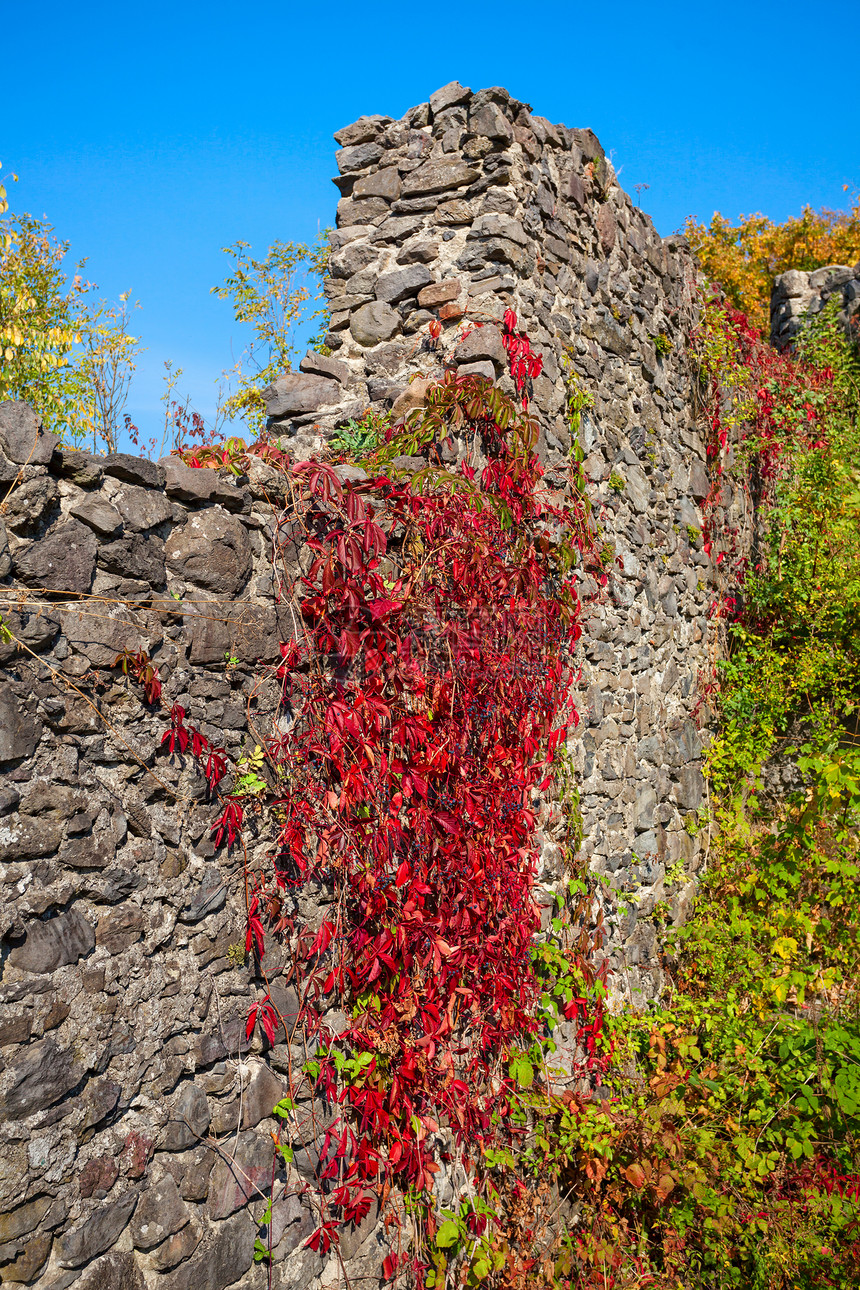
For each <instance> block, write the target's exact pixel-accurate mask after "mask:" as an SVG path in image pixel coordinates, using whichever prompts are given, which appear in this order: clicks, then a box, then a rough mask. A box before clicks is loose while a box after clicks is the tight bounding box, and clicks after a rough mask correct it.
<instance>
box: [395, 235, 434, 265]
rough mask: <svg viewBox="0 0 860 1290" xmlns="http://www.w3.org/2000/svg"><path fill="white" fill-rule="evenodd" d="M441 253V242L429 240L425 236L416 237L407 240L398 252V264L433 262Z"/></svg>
mask: <svg viewBox="0 0 860 1290" xmlns="http://www.w3.org/2000/svg"><path fill="white" fill-rule="evenodd" d="M438 254H439V243H438V242H429V241H427V240H426V239H425V238H416V239H414V240H413V241H411V242H407V243H406V245H405V246H404V247H402V248H401V250H400V251H399V252H398V255H397V263H398V264H432V263H433V261H434V260H435V259H436V257H437V256H438Z"/></svg>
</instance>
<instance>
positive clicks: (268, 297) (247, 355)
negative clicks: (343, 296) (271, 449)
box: [212, 234, 329, 433]
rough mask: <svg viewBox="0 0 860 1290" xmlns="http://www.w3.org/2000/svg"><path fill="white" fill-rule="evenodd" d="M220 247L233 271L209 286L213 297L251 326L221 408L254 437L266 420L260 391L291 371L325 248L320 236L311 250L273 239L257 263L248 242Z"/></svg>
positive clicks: (316, 315)
mask: <svg viewBox="0 0 860 1290" xmlns="http://www.w3.org/2000/svg"><path fill="white" fill-rule="evenodd" d="M222 249H223V251H224V254H225V255H227V256H229V257H230V259H231V261H232V265H233V267H232V269H231V272H230V273H229V274H228V275H227V277H226V278H225V280H224V283H223V285H222V286H220V287H212V294H213V295H217V296H218V298H219V300H229V301H230V304H231V306H232V309H233V317H234V318H235V319H236V322H238V323H246V324H250V326H251V329H252V332H253V339H252V340H251V341H250V343H249V344H248V346H247V347H246V349H245V350H244V351H243V353H242V354H241V355H240V357H239V359H238V360H237V362H236V364H235V367H234V369H233V372H232V373H231V375H232V377H233V378H234V379H235V380H236V382H237V386H238V388H237V389H236V391H235V393H234V394H232V395H230V397H229V398H228V399H227V401H226V403H225V405H224V410H225V414H226V416H227V417H228V418H229V417H236V416H238V417H242V418H243V419H244V420H245V421H246V422H247V424H248V425H249V427H250V428H251V429H253V430H255V431H256V432H258V433H259V432H260V431H261V430H262V429H263V427H264V425H265V421H266V405H265V403H264V401H263V394H262V391H263V389H264V388H265V386H266V385H268V384H269V383H270V382H271V381H273V380H274V379H275V377H277V376H281V375H283V373H284V372H288V371H289V370H290V366H291V362H292V356H293V354H294V352H295V336H296V328H297V326H298V324H299V323H300V322H301V321H302V319H303V318H304V317H305V314H306V305H307V302H308V301H309V300H311V299H317V300H318V299H319V298H320V297H319V295H318V294H317V295H316V296H313V297H312V293H311V288H310V286H309V284H308V276H309V275H310V277H311V278H313V277H317V278H320V277H322V275H323V274H324V273H325V268H326V264H327V263H328V255H329V245H328V241H327V239H326V237H325V235H324V234H323V235H322V236H321V237H319V238H318V239H317V241H316V242H315V243H314V244H313V245H312V246H307V245H305V244H304V243H302V242H281V241H277V242H275V243H274V244H273V245H272V246H270V247H269V250H268V251H267V252H266V256H265V258H264V259H262V260H255V259H254V257H253V256H252V255H251V254H250V251H251V247H250V244H249V243H248V242H234V243H233V245H232V246H225V247H223V248H222ZM325 315H326V310H325V309H317V310H316V311H315V312H314V313H312V314H311V315H310V318H311V320H314V319H317V318H323V317H324V316H325Z"/></svg>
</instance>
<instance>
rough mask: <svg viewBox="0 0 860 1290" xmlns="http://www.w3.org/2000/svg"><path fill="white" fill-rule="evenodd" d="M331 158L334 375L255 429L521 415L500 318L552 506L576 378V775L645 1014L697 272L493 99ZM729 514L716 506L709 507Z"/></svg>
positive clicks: (683, 744)
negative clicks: (579, 630)
mask: <svg viewBox="0 0 860 1290" xmlns="http://www.w3.org/2000/svg"><path fill="white" fill-rule="evenodd" d="M335 137H336V140H337V142H338V143H339V144H341V148H340V150H339V151H338V153H337V161H338V167H339V169H340V172H341V173H340V175H339V176H338V177H337V178H336V179H335V181H334V182H335V183H336V184H337V186H338V188H339V189H340V191H341V193H342V194H343V195H342V197H341V200H340V201H339V203H338V208H337V229H336V231H335V232H334V233H333V235H332V246H333V248H334V253H333V255H332V257H331V265H330V272H331V276H330V278H329V280H328V283H327V286H326V291H327V295H328V299H329V304H330V307H331V310H332V319H331V330H330V332H329V334H328V336H327V337H326V341H327V344H328V346H329V347H330V348H331V349H332V350H333V356H332V357H331V358H320V357H318V356H315V355H308V357H307V358H306V359H305V360H304V362H303V363H302V364H301V367H302V372H303V373H305V375H304V376H303V375H301V374H295V375H290V376H285V377H282V378H280V379H279V380H278V381H276V382H275V385H274V386H273V387H272V388H271V389H270V390H269V391H268V397H269V411H270V413H271V418H270V423H269V424H270V427H271V429H272V430H273V431H280V433H281V434H282V435H283V436H284V438H283V442H284V444H285V446H288V447H289V448H290V449H291V451H292V452H293V453H295V454H296V455H297V456H309V455H312V454H313V453H315V452H318V451H320V450H321V449H322V447H323V445H324V442H325V439H326V436H327V435H329V434H330V433H331V432H332V430H333V428H334V426H335V425H336V424H337V423H338V421H341V420H343V418H344V417H346V416H357V415H360V413H361V411H362V410H363V409H364V408H365V407H366V406H368V404H370V405H371V406H373V407H375V408H377V409H379V410H386V409H388V408H390V407H392V406H393V407H394V409H395V411H397V412H400V411H402V410H405V409H406V408H408V407H409V406H411V405H413V404H414V403H415V402H417V401H418V399H419V397H420V392H421V391H423V388H424V387H423V381H422V378H429V377H433V376H434V375H438V374H439V373H440V372H441V371H442V370H443V369H444V367H445V366H446V365H452V364H453V365H456V367H457V369H458V370H459V371H461V372H463V371H465V372H480V373H483V374H485V375H487V376H491V377H493V378H495V379H497V380H498V381H499V383H500V385H501V386H502V388H504V389H505V390H506V391H507V392H508V393H513V392H514V387H513V384H512V382H511V379H510V376H509V375H508V374H507V363H506V355H505V352H504V349H503V347H502V339H501V335H500V331H499V326H500V324H501V321H502V317H503V314H504V311H505V310H506V309H508V308H510V309H513V310H514V311H515V312H516V314H517V316H518V319H519V324H520V326H521V327H522V328H523V329H524V330H525V331H526V332H527V333H528V336H529V338H530V340H531V343H532V345H533V347H534V348H535V349H536V350H538V351H540V352H541V353H542V355H543V373H542V374H541V376H539V377H538V379H537V380H536V381H535V382H534V388H533V390H532V404H531V407H532V409H533V410H536V411H537V412H538V415H539V417H540V422H541V442H540V452H541V455H542V458H543V462H544V466H545V471H546V479H547V482H548V484H549V486H550V487H552V488H555V489H558V490H559V491H560V492H561V491H563V490H565V489H566V488H567V487H569V481H570V453H571V451H572V449H573V447H574V445H573V442H572V438H571V426H570V422H569V420H568V418H567V417H566V415H565V409H566V403H567V393H568V391H569V390H570V389H571V387H572V381H571V378H573V381H574V382H575V383H576V385H577V386H578V387H579V388H580V389H583V390H586V391H587V392H588V393H589V395H590V396H591V398H592V399H593V406H592V407H591V408H589V409H588V410H586V411H585V412H584V413H583V415H582V418H581V425H580V429H579V440H580V444H581V447H582V451H583V453H584V454H585V461H584V469H585V474H586V477H587V479H588V481H589V485H590V487H589V492H590V495H591V498H592V501H593V503H594V506H595V510H596V512H597V513H598V515H599V521H600V525H601V527H602V530H603V533H604V535H605V538H606V540H607V542H609V543H611V544H612V545H613V546H614V548H615V557H616V561H617V564H616V574H617V576H616V577H614V578H613V580H612V587H611V592H610V595H609V597H608V599H607V601H606V602H605V603H604V604H602V605H601V606H600V607H599V608H598V609H597V610H596V611H595V612H594V614H593V617H592V619H591V621H590V622H589V623H588V624H587V626H586V643H585V647H584V651H583V658H582V676H581V686H580V690H579V703H580V709H581V712H582V716H583V717H584V719H585V728H584V732H583V729H582V727H580V735H581V737H578V738H577V739H576V740H575V741H573V743H572V745H571V753H572V755H573V758H574V760H575V763H576V766H577V769H578V771H579V772H580V774H581V776H582V808H583V815H584V826H585V838H586V840H585V852H586V854H587V855H588V856H589V857H590V859H591V864H592V867H593V869H594V870H595V871H596V872H597V873H599V874H600V875H601V877H602V878H603V879H604V880H605V888H604V890H603V895H602V899H603V901H604V915H605V920H606V925H607V930H608V933H609V937H608V943H607V952H608V953H609V955H610V964H611V967H612V970H613V985H614V990H615V993H616V995H617V996H618V997H620V998H625V999H637V1000H640V1001H641V1000H642V999H645V998H652V997H654V996H655V995H656V994H657V993H658V992H659V990H660V988H661V974H660V969H659V966H658V963H657V956H656V954H655V947H656V941H655V930H654V925H653V923H652V922H651V921H649V915H650V914H651V912H652V911H653V909H654V907H655V905H656V904H657V903H658V902H662V901H664V900H665V901H667V902H668V904H669V906H670V910H671V917H672V918H673V919H676V920H677V919H679V918H681V917H683V914H684V911H685V909H686V907H687V905H688V903H689V900H690V897H691V895H692V893H693V890H694V883H692V882H690V881H688V879H690V878H694V877H695V873H696V872H697V870H698V868H699V865H700V863H701V845H700V842H699V840H698V838H697V837H694V836H692V833H691V831H688V829H689V825H688V823H687V822H688V821H689V819H690V816H691V813H693V812H695V811H697V810H698V808H699V807H700V806H701V805H702V802H703V792H704V783H703V779H702V775H701V755H702V751H703V739H706V738H707V734H706V733H704V734H703V732H702V731H701V730H700V729H699V724H698V723H699V721H700V718H699V715H698V714H699V710H700V708H701V702H700V699H699V696H698V693H697V686H696V681H697V676H698V675H699V673H700V672H701V671H703V670H707V669H709V668H711V667H712V664H713V659H712V658H711V654H712V653H713V648H711V650H710V653H709V645H708V633H709V629H708V608H709V606H710V603H711V601H712V600H713V590H712V569H711V563H710V560H709V559H708V557H707V556H706V555H705V553H704V550H703V541H702V535H701V530H702V515H701V510H700V507H701V503H702V502H703V500H704V499H705V497H706V496H707V495H708V493H709V491H710V482H709V479H708V474H707V470H706V466H705V451H704V444H703V439H702V435H701V432H700V430H699V429H698V427H697V425H696V416H695V410H694V379H693V376H692V374H691V371H690V367H689V363H688V355H687V340H686V338H687V336H688V334H689V328H690V326H691V324H692V322H693V320H694V287H695V280H696V269H695V266H694V263H693V261H692V257H691V255H690V253H689V251H688V250H687V247H686V242H685V239H684V238H682V237H677V236H675V237H669V238H665V239H662V238H661V237H660V236H659V235H658V233H657V232H656V230H655V228H654V226H653V224H652V223H651V220H650V219H649V218H648V216H647V215H645V214H644V213H643V212H642V211H641V210H640V209H638V208H637V207H636V206H634V205H633V203H632V202H631V200H630V198H629V197H628V195H627V194H626V193H625V192H624V191H623V190H622V189H621V188H620V186H619V184H618V182H617V180H616V178H615V174H614V171H613V168H612V165H611V163H610V162H609V160H608V159H607V157H606V155H605V153H604V151H603V148H602V147H601V146H600V144H599V142H598V141H597V139H596V138H595V136H594V135H593V133H592V132H591V131H590V130H571V129H568V128H567V127H565V126H561V125H552V124H550V122H549V121H547V120H545V119H544V118H543V117H540V116H535V115H533V114H532V113H531V111H530V108H529V107H528V105H527V104H523V103H518V102H516V101H515V100H514V99H512V98H511V97H510V95H509V94H508V93H507V92H506V91H505V90H503V89H497V88H495V89H487V90H481V91H480V92H479V93H477V94H472V92H471V91H470V90H468V89H465V88H463V87H462V86H461V85H459V84H457V83H456V82H455V83H454V84H452V85H448V86H445V87H444V88H443V89H441V90H438V91H437V92H436V93H435V94H434V95H432V96H431V99H430V102H429V104H428V103H424V104H421V105H420V106H418V107H416V108H413V109H412V110H411V111H410V112H407V114H406V116H405V117H403V118H402V120H399V121H392V120H391V118H389V117H382V116H371V117H362V118H361V119H360V120H359V121H357V122H355V123H354V124H353V125H350V126H347V127H346V128H345V129H343V130H340V131H339V132H338V134H337V135H336V136H335ZM434 319H437V320H438V321H439V322H440V323H441V325H442V333H441V336H440V338H439V342H438V345H434V343H433V342H432V341H431V339H430V337H429V332H428V327H429V324H430V323H431V322H432V321H433V320H434ZM461 450H462V449H461ZM733 504H734V503H733V498H732V495H731V490H730V488H729V487H728V486H726V487H725V488H724V490H723V506H724V507H725V508H726V509H729V510H730V509H731V508H732V507H733ZM711 646H713V642H712V643H711ZM550 815H551V812H550ZM548 832H549V837H548V839H547V846H546V848H545V851H544V859H545V865H546V868H545V872H544V875H543V877H544V878H545V880H546V884H547V886H548V887H550V888H551V887H559V886H560V885H561V880H562V875H561V873H560V871H559V868H558V854H557V851H556V850H555V849H554V847H553V846H552V837H551V835H552V827H551V820H550V827H549V830H548ZM682 871H683V872H682ZM669 872H671V873H672V875H673V880H671V881H670V880H667V874H668V873H669ZM612 889H615V890H616V891H617V892H618V893H619V896H620V897H621V899H617V898H616V897H615V896H614V895H613V894H612ZM546 899H547V901H548V902H550V901H551V899H552V897H551V895H550V894H549V892H548V893H547V896H546Z"/></svg>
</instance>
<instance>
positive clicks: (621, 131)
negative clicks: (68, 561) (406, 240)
mask: <svg viewBox="0 0 860 1290" xmlns="http://www.w3.org/2000/svg"><path fill="white" fill-rule="evenodd" d="M858 38H860V4H858V3H857V0H848V2H843V0H833V2H832V3H830V4H829V5H827V6H826V7H824V8H820V7H817V6H815V5H813V4H810V3H808V0H807V3H804V4H799V3H796V2H795V0H782V2H781V3H775V2H773V0H745V2H744V3H737V2H736V0H724V2H723V3H721V4H716V5H709V4H690V3H689V0H687V2H686V3H684V4H678V3H665V4H644V3H641V0H639V2H637V3H630V2H628V0H618V2H617V3H614V4H606V3H604V4H600V3H594V0H589V3H582V2H581V0H566V2H564V3H551V2H550V3H544V4H542V5H541V4H537V5H535V4H524V3H519V4H511V3H508V0H500V2H498V3H495V4H493V3H483V4H478V5H475V4H465V5H463V4H460V3H450V0H449V2H446V0H436V3H433V2H432V0H425V2H424V3H423V4H411V5H405V4H391V3H385V2H383V3H376V4H368V3H364V4H362V3H343V2H342V0H329V3H327V4H321V5H302V6H298V5H295V4H290V3H284V2H283V0H281V2H279V3H272V2H270V0H257V3H255V4H250V5H248V6H247V8H246V7H245V6H243V5H237V4H225V3H223V2H222V0H208V2H207V3H206V4H202V3H188V0H176V3H172V4H161V3H152V2H151V0H150V3H146V4H137V5H123V4H117V3H116V2H115V0H112V2H111V3H110V4H107V3H103V2H102V0H83V3H82V4H79V5H70V4H68V3H67V0H63V3H57V2H56V0H45V3H43V4H41V5H39V6H38V7H36V8H33V7H31V6H29V5H24V4H18V5H14V6H13V5H12V4H11V3H7V4H6V5H5V6H4V17H3V43H4V58H3V113H2V116H3V127H2V132H0V141H2V142H0V160H2V163H3V169H4V173H6V172H8V171H10V170H14V171H16V172H17V173H18V175H19V177H20V182H19V183H18V184H17V185H16V186H14V187H13V190H12V192H11V193H10V197H11V199H12V203H13V206H14V208H15V209H17V210H27V211H30V212H31V213H32V214H35V215H39V216H42V215H46V216H47V217H48V219H49V220H51V221H52V222H53V224H54V225H55V227H56V229H57V231H58V233H59V234H60V235H61V236H62V237H64V238H68V239H70V240H71V243H72V253H73V255H75V256H87V257H88V258H89V264H88V275H89V276H90V277H91V278H94V279H95V280H96V281H97V282H98V283H99V286H100V288H101V290H102V293H103V294H105V295H113V296H115V295H116V294H118V293H119V292H120V291H122V290H130V291H131V292H132V293H133V297H134V298H135V299H137V300H139V301H140V302H141V304H142V306H143V307H142V309H141V310H140V311H139V313H138V314H137V315H136V329H137V330H138V331H139V332H140V334H141V336H142V339H143V342H144V344H145V345H146V346H147V353H146V354H145V355H144V357H143V359H142V362H141V369H140V372H139V375H138V377H137V379H136V382H135V386H134V388H133V391H132V396H131V400H130V404H129V410H130V411H131V413H132V415H133V416H134V419H135V420H136V421H137V422H138V424H139V425H140V427H141V429H142V430H143V431H144V432H149V433H152V432H154V431H155V429H156V427H157V425H158V423H159V421H160V415H161V409H160V406H159V402H158V399H159V394H160V384H161V380H160V376H161V364H162V362H163V360H164V359H165V358H171V359H172V360H173V361H174V363H175V364H178V365H181V366H182V367H183V368H184V369H185V372H186V379H185V385H186V388H187V389H188V391H189V392H190V393H191V395H192V398H193V400H194V402H195V403H196V404H197V406H198V407H199V408H200V410H201V411H204V412H208V411H209V410H210V408H211V405H212V402H213V393H212V392H213V382H214V380H215V378H216V377H217V375H218V373H219V372H220V371H221V370H222V368H224V367H227V366H229V365H230V363H231V353H232V351H233V350H236V351H237V352H238V351H239V350H241V348H242V345H243V337H242V335H241V331H240V329H239V328H237V327H236V325H235V323H234V322H233V319H232V316H231V314H230V310H229V306H228V305H227V304H225V303H221V302H219V301H218V300H217V299H216V298H215V297H214V296H211V295H210V294H209V288H210V287H211V286H213V285H214V284H215V283H217V282H218V281H219V280H220V279H221V278H222V277H223V275H224V271H225V267H226V257H224V256H223V255H222V254H221V253H220V249H219V248H220V247H222V246H225V245H227V244H228V243H230V242H233V241H234V240H236V239H237V238H244V239H245V240H246V241H248V242H250V243H251V244H252V246H253V247H254V249H255V251H258V252H260V253H262V252H264V251H265V249H266V247H267V246H268V245H269V244H270V243H271V242H272V241H274V240H275V239H276V238H284V239H292V240H300V241H306V240H309V239H311V238H313V236H314V235H315V233H316V231H317V229H318V228H321V227H325V225H326V224H330V223H332V222H333V217H334V208H335V202H336V198H337V191H336V189H335V188H334V186H333V185H332V184H331V182H330V177H331V175H332V174H334V173H335V168H334V159H333V150H334V147H335V145H334V143H333V141H332V138H331V135H332V132H333V131H334V130H336V129H338V127H340V126H342V125H345V124H347V123H348V122H350V121H352V120H354V119H355V118H356V117H357V116H360V115H362V114H363V113H371V112H382V113H387V114H389V115H391V116H394V117H397V116H400V115H402V113H403V112H405V111H406V110H407V108H409V107H411V106H412V104H414V103H420V102H423V101H424V100H425V99H426V98H427V97H428V96H429V94H430V93H431V92H432V91H433V90H434V89H436V88H438V87H439V86H440V85H443V84H445V83H446V82H447V81H450V80H454V79H457V80H460V81H462V82H463V83H464V84H466V85H470V86H471V87H472V88H473V89H480V88H482V87H483V86H487V85H504V86H505V87H506V88H507V89H509V90H510V91H511V93H512V94H514V95H515V96H516V97H517V98H520V99H523V100H525V101H527V102H530V103H531V104H532V106H533V108H534V110H535V112H538V113H540V114H541V115H543V116H547V117H549V118H550V120H552V121H562V122H564V123H565V124H566V125H571V126H591V127H592V129H594V130H595V132H596V133H597V135H598V137H599V138H600V140H601V142H602V144H603V146H604V147H605V149H606V150H607V152H610V151H611V152H612V154H613V160H614V162H615V165H616V168H617V169H619V170H620V171H621V176H620V178H621V182H622V184H623V185H624V186H625V187H626V188H627V189H628V190H630V191H632V187H633V185H634V184H637V183H646V184H648V185H650V187H649V189H648V191H647V192H645V193H643V200H642V204H643V206H644V207H645V209H647V210H648V211H649V212H650V213H651V215H652V216H653V218H654V221H655V223H656V225H657V228H658V229H659V230H660V232H661V233H663V234H664V235H665V234H667V233H670V232H672V231H673V230H674V229H676V228H678V227H679V226H680V225H682V223H683V221H684V218H685V216H687V215H689V214H693V215H696V216H698V217H699V218H710V216H711V214H712V212H713V211H714V210H715V209H719V210H721V211H722V212H723V213H724V214H725V215H728V216H731V217H736V216H737V215H738V214H739V213H740V212H744V213H748V212H751V211H756V210H759V211H762V212H764V213H765V214H767V215H769V216H771V217H772V218H774V219H777V220H781V219H784V218H786V217H787V216H788V215H790V214H795V213H798V212H799V210H800V208H801V207H802V205H803V204H804V203H806V202H811V203H812V204H813V205H814V206H821V205H828V206H839V205H840V204H842V203H843V202H844V201H845V198H846V194H844V193H843V191H842V185H843V184H846V183H847V184H849V185H850V186H851V188H852V189H853V188H855V187H857V186H860V128H858V127H860V105H858V104H860V100H858V88H857V79H856V50H857V48H858ZM231 347H232V349H231Z"/></svg>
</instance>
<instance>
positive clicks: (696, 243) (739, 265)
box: [685, 196, 860, 330]
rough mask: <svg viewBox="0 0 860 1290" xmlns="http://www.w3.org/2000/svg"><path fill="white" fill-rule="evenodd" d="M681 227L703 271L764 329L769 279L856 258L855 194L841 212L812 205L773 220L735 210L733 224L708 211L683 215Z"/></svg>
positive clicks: (859, 246)
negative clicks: (703, 219) (701, 217)
mask: <svg viewBox="0 0 860 1290" xmlns="http://www.w3.org/2000/svg"><path fill="white" fill-rule="evenodd" d="M685 232H686V234H687V238H688V240H689V242H690V246H691V247H692V249H693V251H694V252H695V254H696V255H697V256H698V258H699V260H700V261H701V264H702V267H703V268H704V270H705V273H706V274H707V275H708V277H709V278H710V280H711V281H712V282H718V283H719V284H720V286H721V287H722V288H723V290H724V291H725V293H726V295H727V297H728V299H729V300H730V301H731V303H732V304H733V305H734V306H735V308H736V309H740V310H741V311H742V312H743V313H745V314H746V315H747V316H748V318H749V320H750V322H751V323H752V324H753V326H755V327H758V328H760V329H761V330H767V328H768V326H769V308H770V293H771V290H772V288H773V284H774V279H775V278H776V277H777V276H778V275H779V274H780V273H785V272H786V270H788V269H803V270H806V271H809V270H812V269H820V268H822V267H823V266H825V265H828V264H852V265H853V264H856V263H857V261H858V260H860V196H856V197H855V198H854V200H853V202H852V204H851V206H850V208H849V209H848V210H847V211H842V210H828V209H826V208H822V209H821V210H819V211H816V210H813V208H812V207H811V206H805V207H804V208H803V212H802V213H801V214H800V215H799V216H792V217H791V218H789V219H787V220H786V221H785V223H784V224H776V223H774V221H773V220H771V219H768V218H767V217H766V216H765V215H758V214H757V215H741V216H740V219H739V222H738V223H737V224H732V223H731V221H730V220H728V219H726V217H725V216H724V215H721V214H720V213H719V211H715V212H714V216H713V218H712V220H711V222H710V224H708V225H705V224H699V223H697V222H696V220H695V219H693V218H692V217H690V218H688V220H687V223H686V228H685Z"/></svg>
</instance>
